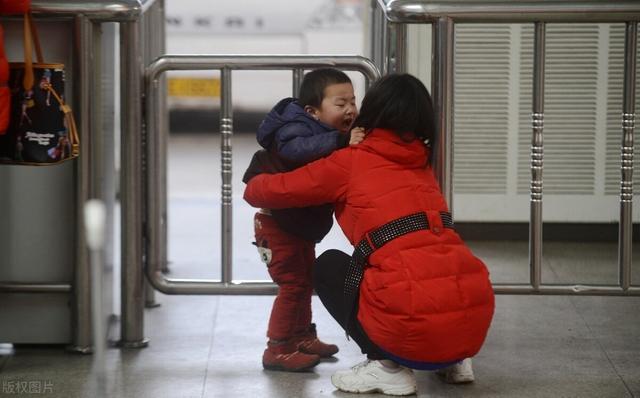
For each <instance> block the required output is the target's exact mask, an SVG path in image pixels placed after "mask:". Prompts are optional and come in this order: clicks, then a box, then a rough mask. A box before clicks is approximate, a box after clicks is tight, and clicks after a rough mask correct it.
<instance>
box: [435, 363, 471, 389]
mask: <svg viewBox="0 0 640 398" xmlns="http://www.w3.org/2000/svg"><path fill="white" fill-rule="evenodd" d="M436 373H437V374H438V375H440V376H442V377H443V378H444V381H445V382H447V383H449V384H464V383H471V382H473V381H474V380H475V377H474V376H473V367H472V366H471V358H466V359H465V360H463V361H461V362H460V363H457V364H455V365H453V366H449V367H448V368H444V369H440V370H438V371H436Z"/></svg>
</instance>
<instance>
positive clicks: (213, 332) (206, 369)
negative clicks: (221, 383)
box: [200, 296, 220, 398]
mask: <svg viewBox="0 0 640 398" xmlns="http://www.w3.org/2000/svg"><path fill="white" fill-rule="evenodd" d="M219 309H220V296H217V297H216V305H215V308H214V311H215V313H214V314H213V322H212V324H211V339H210V340H209V352H208V353H207V363H206V365H205V367H204V378H203V379H202V394H201V395H200V397H201V398H204V396H205V392H206V389H207V377H208V376H209V363H211V355H212V353H213V343H214V340H215V336H216V324H217V321H218V314H219V313H220V311H219Z"/></svg>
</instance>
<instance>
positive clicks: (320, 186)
mask: <svg viewBox="0 0 640 398" xmlns="http://www.w3.org/2000/svg"><path fill="white" fill-rule="evenodd" d="M427 159H428V150H427V148H426V147H425V146H424V145H423V144H422V143H421V142H420V141H418V140H414V141H412V142H410V143H407V142H405V141H403V140H402V139H401V138H400V137H398V136H397V135H396V134H394V133H393V132H391V131H388V130H382V129H376V130H373V131H372V132H371V133H369V134H368V135H367V137H366V138H365V140H364V141H363V142H361V143H360V144H358V145H354V146H351V147H349V148H346V149H342V150H339V151H336V152H334V153H333V154H332V155H330V156H329V157H327V158H324V159H320V160H317V161H315V162H313V163H310V164H309V165H307V166H304V167H301V168H300V169H297V170H295V171H293V172H290V173H285V174H275V175H265V174H263V175H259V176H257V177H255V178H253V179H252V180H251V181H250V182H249V184H248V185H247V188H246V190H245V193H244V197H245V199H246V200H247V202H249V203H250V204H251V205H253V206H259V207H268V208H278V207H291V206H308V205H316V204H321V203H335V206H336V219H337V220H338V223H339V224H340V227H341V228H342V230H343V232H344V233H345V235H346V236H347V238H348V239H349V241H350V242H351V243H352V244H357V243H358V242H359V241H360V240H361V239H362V238H363V237H364V236H365V233H367V232H369V231H372V230H374V229H376V228H378V227H380V226H381V225H383V224H385V223H387V222H389V221H391V220H394V219H397V218H399V217H402V216H406V215H409V214H412V213H416V212H419V211H424V212H426V213H427V216H428V219H429V225H430V226H431V227H432V228H431V229H430V230H428V231H418V232H413V233H410V234H407V235H404V236H402V237H400V238H397V239H394V240H392V241H390V242H389V243H387V244H386V245H385V246H383V247H382V248H380V249H378V250H376V251H375V252H374V253H373V254H372V255H371V257H370V258H369V264H368V266H367V267H366V269H365V273H364V277H363V281H362V283H361V285H360V298H359V311H358V320H359V321H360V323H361V325H362V326H363V328H364V330H365V331H366V333H367V335H368V336H369V338H370V339H371V340H372V341H373V342H374V343H375V344H377V345H378V346H380V347H381V348H382V349H383V350H385V351H387V352H389V353H391V354H393V355H395V356H398V357H401V358H404V359H408V360H414V361H424V362H445V361H453V360H458V359H460V358H467V357H471V356H473V355H475V354H476V353H477V352H478V350H479V349H480V347H481V345H482V343H483V342H484V339H485V337H486V334H487V331H488V329H489V325H490V323H491V318H492V317H493V311H494V296H493V289H492V287H491V282H490V280H489V274H488V271H487V269H486V267H485V265H484V264H483V263H482V261H481V260H479V259H478V258H476V257H475V256H473V254H472V253H471V252H470V251H469V249H468V248H467V247H466V246H465V244H464V243H463V242H462V240H461V239H460V237H459V235H458V234H457V233H456V232H455V231H454V230H452V229H450V228H442V222H441V220H440V217H439V212H440V211H446V210H447V205H446V203H445V200H444V198H443V196H442V194H441V193H440V190H439V187H438V184H437V182H436V180H435V177H434V175H433V172H432V170H431V167H430V166H429V165H428V162H427Z"/></svg>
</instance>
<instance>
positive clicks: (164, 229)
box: [147, 0, 169, 273]
mask: <svg viewBox="0 0 640 398" xmlns="http://www.w3.org/2000/svg"><path fill="white" fill-rule="evenodd" d="M156 1H157V3H158V4H159V8H160V10H159V14H160V15H159V17H158V36H159V40H158V51H157V54H156V56H161V55H163V54H165V53H166V37H167V33H166V30H165V29H166V24H165V23H164V21H165V1H164V0H156ZM158 123H159V128H160V132H161V133H160V153H161V155H162V156H161V157H160V164H159V167H160V173H161V174H163V176H162V177H161V179H160V181H159V183H160V185H161V189H162V192H163V195H162V196H160V198H159V199H158V200H159V201H160V203H159V206H160V214H161V218H160V229H161V235H160V237H161V238H162V241H161V248H160V250H161V252H160V254H161V255H160V259H161V262H162V263H161V269H162V272H165V273H167V272H169V260H168V255H167V247H168V246H167V236H168V213H167V212H168V210H167V209H168V207H167V159H168V157H167V156H168V147H169V143H168V140H169V110H168V109H167V78H166V76H161V77H160V117H159V120H158ZM148 136H149V130H148V129H147V137H148ZM147 222H149V220H147Z"/></svg>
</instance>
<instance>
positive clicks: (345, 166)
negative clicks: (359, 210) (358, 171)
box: [244, 148, 352, 209]
mask: <svg viewBox="0 0 640 398" xmlns="http://www.w3.org/2000/svg"><path fill="white" fill-rule="evenodd" d="M351 154H352V150H351V149H350V148H349V149H344V150H341V151H336V152H334V153H333V154H332V155H331V156H329V157H327V158H323V159H320V160H317V161H315V162H312V163H309V164H308V165H306V166H304V167H300V168H298V169H296V170H294V171H291V172H288V173H280V174H261V175H259V176H256V177H254V178H252V179H251V181H249V183H248V184H247V187H246V188H245V190H244V199H245V200H246V201H247V202H248V203H249V204H250V205H252V206H254V207H266V208H269V209H283V208H288V207H306V206H313V205H320V204H324V203H336V202H340V201H341V200H342V199H343V198H344V196H345V194H346V189H347V184H348V180H349V175H350V167H351V166H350V165H351Z"/></svg>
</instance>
